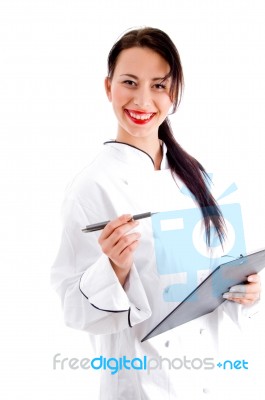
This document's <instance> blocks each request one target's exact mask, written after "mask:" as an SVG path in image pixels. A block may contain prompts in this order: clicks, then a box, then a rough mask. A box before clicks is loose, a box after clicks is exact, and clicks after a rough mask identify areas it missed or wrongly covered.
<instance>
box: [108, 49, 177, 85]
mask: <svg viewBox="0 0 265 400" xmlns="http://www.w3.org/2000/svg"><path fill="white" fill-rule="evenodd" d="M169 71H170V66H169V64H168V63H167V61H166V60H165V59H164V58H163V57H162V56H160V54H158V53H156V52H155V51H154V50H151V49H149V48H147V47H132V48H130V49H126V50H122V51H121V53H120V54H119V57H118V60H117V63H116V67H115V71H114V74H116V75H120V74H134V75H137V76H139V77H142V76H146V75H148V77H151V78H154V77H161V78H162V77H164V76H165V75H166V74H168V73H169Z"/></svg>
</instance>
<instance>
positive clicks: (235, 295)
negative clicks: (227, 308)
mask: <svg viewBox="0 0 265 400" xmlns="http://www.w3.org/2000/svg"><path fill="white" fill-rule="evenodd" d="M223 298H224V299H227V300H238V299H240V300H247V301H252V302H254V301H256V300H258V299H259V292H255V293H242V292H227V293H224V294H223Z"/></svg>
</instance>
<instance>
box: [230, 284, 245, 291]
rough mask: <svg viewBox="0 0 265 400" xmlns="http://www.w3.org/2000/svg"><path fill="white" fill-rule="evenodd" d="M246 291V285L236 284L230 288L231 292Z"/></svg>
mask: <svg viewBox="0 0 265 400" xmlns="http://www.w3.org/2000/svg"><path fill="white" fill-rule="evenodd" d="M245 291H246V288H245V285H236V286H232V287H231V288H230V290H229V292H232V293H233V292H239V293H244V292H245Z"/></svg>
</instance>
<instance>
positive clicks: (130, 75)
mask: <svg viewBox="0 0 265 400" xmlns="http://www.w3.org/2000/svg"><path fill="white" fill-rule="evenodd" d="M120 76H129V77H130V78H133V79H139V78H138V77H137V76H136V75H133V74H122V75H120ZM167 79H169V76H168V74H167V75H165V76H163V77H162V78H153V79H152V81H165V80H167Z"/></svg>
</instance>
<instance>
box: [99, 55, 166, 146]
mask: <svg viewBox="0 0 265 400" xmlns="http://www.w3.org/2000/svg"><path fill="white" fill-rule="evenodd" d="M169 71H170V67H169V65H168V63H167V62H166V61H165V60H164V58H162V57H161V56H160V55H159V54H158V53H156V52H154V51H153V50H151V49H149V48H147V47H144V48H142V47H132V48H130V49H127V50H123V51H122V52H121V53H120V55H119V57H118V60H117V63H116V67H115V70H114V74H113V77H112V79H110V78H106V81H105V87H106V92H107V96H108V98H109V100H110V101H111V102H112V106H113V110H114V113H115V115H116V117H117V120H118V135H117V139H118V140H120V141H123V142H126V141H127V142H130V143H133V139H134V138H135V139H137V141H138V139H139V138H147V137H149V138H151V137H153V138H155V139H157V137H158V128H159V126H160V125H161V123H162V122H163V121H164V119H165V118H166V117H167V115H168V111H169V109H170V107H171V106H172V101H171V99H170V95H169V90H170V84H171V79H170V78H168V79H167V80H165V81H164V80H163V79H164V77H165V76H166V75H167V74H168V73H169Z"/></svg>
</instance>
